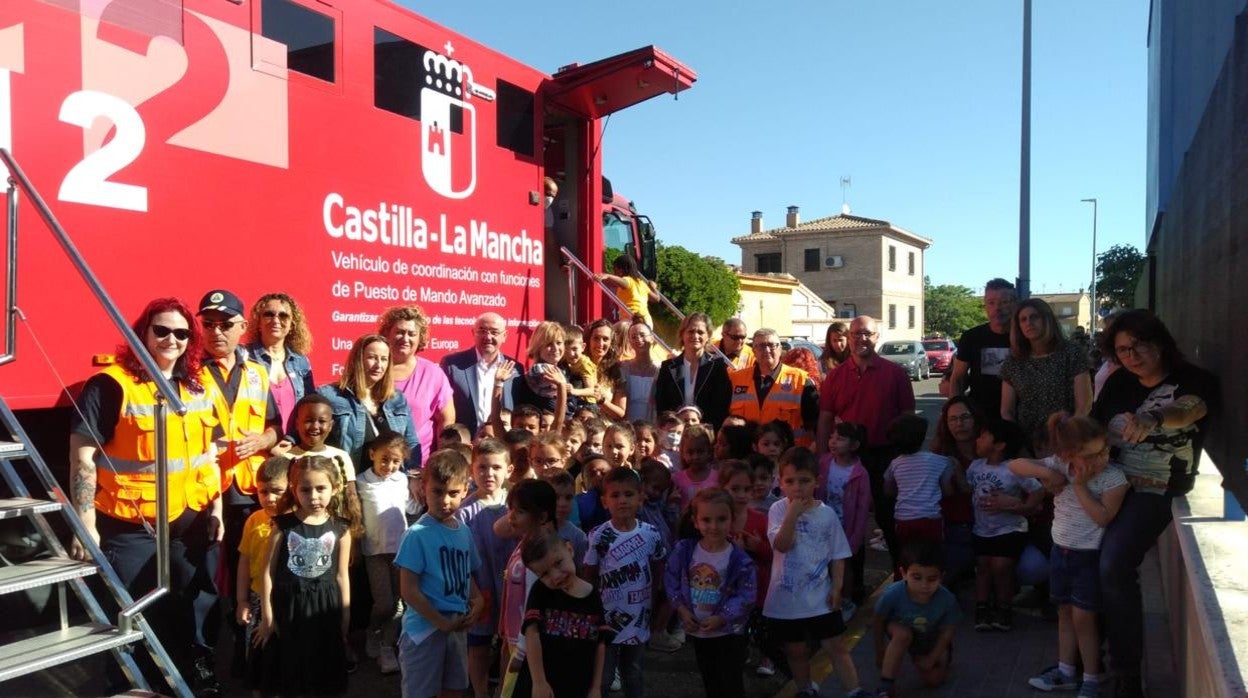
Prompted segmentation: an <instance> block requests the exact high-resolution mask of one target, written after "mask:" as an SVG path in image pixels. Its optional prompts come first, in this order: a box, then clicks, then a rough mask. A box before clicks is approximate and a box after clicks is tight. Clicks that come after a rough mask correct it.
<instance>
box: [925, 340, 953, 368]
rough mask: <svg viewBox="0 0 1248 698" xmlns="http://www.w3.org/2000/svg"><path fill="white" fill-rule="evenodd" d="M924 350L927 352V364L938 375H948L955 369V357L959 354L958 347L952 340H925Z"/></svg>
mask: <svg viewBox="0 0 1248 698" xmlns="http://www.w3.org/2000/svg"><path fill="white" fill-rule="evenodd" d="M923 348H924V349H925V350H926V351H927V362H928V363H929V364H931V365H932V370H933V371H935V372H937V373H948V372H949V371H950V370H951V369H952V368H953V357H954V355H955V354H957V353H958V346H957V345H956V344H954V343H953V340H952V339H925V340H923Z"/></svg>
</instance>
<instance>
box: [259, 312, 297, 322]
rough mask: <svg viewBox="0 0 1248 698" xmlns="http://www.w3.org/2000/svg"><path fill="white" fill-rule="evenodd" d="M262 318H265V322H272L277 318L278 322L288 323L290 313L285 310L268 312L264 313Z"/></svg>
mask: <svg viewBox="0 0 1248 698" xmlns="http://www.w3.org/2000/svg"><path fill="white" fill-rule="evenodd" d="M260 317H262V318H264V319H265V320H272V319H274V318H277V319H278V320H281V321H282V322H287V321H289V320H290V313H288V312H286V311H285V310H281V311H278V310H266V311H264V312H263V313H260Z"/></svg>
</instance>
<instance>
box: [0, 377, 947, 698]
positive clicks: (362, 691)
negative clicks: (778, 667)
mask: <svg viewBox="0 0 1248 698" xmlns="http://www.w3.org/2000/svg"><path fill="white" fill-rule="evenodd" d="M939 382H940V381H939V378H938V377H936V378H932V379H929V380H926V381H922V382H918V383H914V384H913V385H914V393H915V397H916V411H917V412H918V413H919V414H921V415H923V416H924V417H926V418H927V419H928V422H929V435H930V433H931V428H932V425H933V424H934V423H935V420H936V418H937V417H938V416H939V414H940V406H941V404H942V403H943V401H944V400H943V398H941V397H940V394H939V392H938V385H939ZM888 568H889V563H888V560H887V556H886V555H885V554H884V553H879V552H875V551H868V556H867V573H866V582H867V588H868V589H873V588H875V587H876V586H878V585H879V584H880V583H882V582H883V581H884V579H885V578H886V577H887V576H888V575H889V569H888ZM865 614H866V612H865V611H863V610H862V609H859V612H858V617H857V618H856V619H855V620H856V621H857V622H855V623H851V638H852V637H856V636H857V633H859V632H861V631H860V630H856V628H861V626H862V625H863V621H864V620H865ZM222 635H223V639H222V641H221V642H220V643H219V646H218V648H217V665H218V676H220V677H221V678H222V680H223V682H224V683H225V684H226V687H227V689H228V692H227V695H229V696H239V697H241V696H247V695H249V693H248V692H247V691H246V690H245V689H244V688H243V685H242V683H241V681H233V680H230V679H229V658H230V656H231V648H230V647H229V640H228V639H227V638H229V637H230V635H231V634H230V633H228V632H225V633H222ZM357 639H358V640H359V643H360V646H361V651H360V655H361V661H360V665H359V670H358V671H357V672H356V673H355V674H353V675H352V676H351V678H350V682H349V688H348V695H351V696H375V697H376V696H394V695H398V693H399V677H398V675H397V674H395V675H390V676H382V675H381V673H380V672H379V671H378V669H377V666H376V664H375V663H373V662H372V661H370V660H368V659H367V658H365V657H363V652H362V638H357ZM754 659H755V658H754V657H751V659H750V660H749V663H748V665H747V666H746V667H745V674H746V692H747V695H749V696H758V697H760V698H761V697H764V696H772V695H775V694H776V693H778V692H780V691H782V690H783V689H784V688H785V684H786V683H787V680H786V679H785V678H784V677H782V676H775V677H771V678H763V677H758V676H756V675H755V673H754V667H755V661H754ZM101 669H102V666H101V660H100V659H98V658H89V659H85V660H81V661H78V662H75V663H73V664H68V665H64V666H61V667H57V668H54V669H51V670H48V671H44V672H40V673H37V674H33V675H31V676H28V677H23V678H22V679H19V680H16V681H12V682H9V683H6V684H4V685H3V688H2V689H0V693H3V694H4V695H12V696H28V695H29V696H91V695H102V691H103V690H104V686H103V685H102V682H101V679H100V677H101V675H102V671H101ZM645 677H646V687H645V693H646V696H648V697H649V698H692V697H694V696H700V695H703V691H702V682H701V679H700V678H699V675H698V671H697V666H696V664H695V662H694V656H693V649H692V647H690V646H685V647H682V648H681V649H680V650H678V651H676V652H673V653H661V652H654V651H648V652H647V654H646V659H645ZM612 695H613V696H618V695H622V694H612ZM711 698H714V697H711Z"/></svg>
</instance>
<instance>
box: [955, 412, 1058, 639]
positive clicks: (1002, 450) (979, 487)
mask: <svg viewBox="0 0 1248 698" xmlns="http://www.w3.org/2000/svg"><path fill="white" fill-rule="evenodd" d="M1026 442H1027V435H1026V434H1024V433H1023V430H1022V428H1021V427H1019V426H1018V425H1017V424H1015V423H1014V422H1008V421H1005V420H1003V419H989V420H988V421H987V423H986V424H985V425H984V427H983V429H981V430H980V432H979V438H978V439H977V440H976V441H975V455H976V456H979V458H978V460H975V461H973V462H972V463H971V465H970V467H968V468H967V469H966V482H967V484H968V485H970V488H971V503H972V505H973V506H974V510H975V525H974V527H973V528H972V529H971V547H972V549H973V550H974V551H975V629H976V630H981V631H983V630H1009V629H1011V628H1012V627H1013V626H1014V609H1013V607H1012V606H1011V605H1010V601H1011V600H1012V599H1013V598H1014V591H1015V589H1014V568H1015V566H1017V565H1018V558H1019V557H1020V556H1021V555H1022V554H1023V548H1025V547H1027V515H1028V514H1030V513H1032V512H1034V511H1037V510H1038V509H1039V508H1040V504H1041V502H1042V501H1044V488H1043V487H1041V486H1040V482H1039V481H1038V480H1036V479H1035V478H1030V477H1019V476H1017V475H1015V474H1014V473H1012V472H1010V468H1009V465H1008V464H1007V461H1008V460H1009V459H1010V458H1013V457H1015V456H1017V455H1018V452H1019V450H1020V449H1021V448H1022V447H1023V444H1025V443H1026ZM994 591H995V592H996V600H995V601H994V600H992V594H993V592H994Z"/></svg>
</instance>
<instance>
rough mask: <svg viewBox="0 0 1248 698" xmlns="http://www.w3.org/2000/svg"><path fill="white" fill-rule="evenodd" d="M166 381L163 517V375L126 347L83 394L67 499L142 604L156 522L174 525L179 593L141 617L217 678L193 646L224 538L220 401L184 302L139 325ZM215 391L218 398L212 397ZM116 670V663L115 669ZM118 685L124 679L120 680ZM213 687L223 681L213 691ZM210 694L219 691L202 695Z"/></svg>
mask: <svg viewBox="0 0 1248 698" xmlns="http://www.w3.org/2000/svg"><path fill="white" fill-rule="evenodd" d="M133 329H134V333H135V334H136V335H137V336H138V338H139V341H141V342H142V343H143V351H146V352H147V353H148V355H149V356H150V357H151V358H152V360H153V362H154V363H155V364H156V368H157V370H158V371H159V372H160V374H161V376H163V377H164V378H165V380H168V381H169V382H170V383H172V384H173V386H174V390H176V391H178V396H179V397H180V398H181V400H182V403H183V405H185V406H186V408H187V412H186V414H185V415H179V414H177V413H176V412H174V411H173V410H172V409H169V410H168V411H167V415H166V420H165V421H166V425H167V429H166V447H165V451H166V454H167V457H168V464H169V474H168V478H167V484H168V497H167V501H166V502H165V505H164V508H163V510H162V509H158V508H157V502H156V473H155V465H154V464H155V460H156V431H155V430H156V419H155V406H156V402H157V400H158V396H159V394H160V393H159V390H158V388H157V385H156V381H155V377H154V376H151V375H149V374H148V372H147V369H146V368H145V367H144V365H143V363H142V362H141V361H140V358H139V355H138V354H137V353H136V352H135V351H134V350H133V349H132V348H131V347H129V346H122V347H120V348H119V349H118V351H117V361H116V363H114V364H113V365H111V366H108V367H107V368H105V369H104V370H102V371H100V372H99V373H97V374H96V375H95V376H92V377H91V378H90V379H89V380H88V381H87V383H86V385H85V386H84V387H83V389H82V394H81V395H80V396H79V400H78V403H79V407H80V410H81V412H80V413H79V414H78V415H76V416H75V417H74V421H73V424H72V428H71V433H70V437H69V450H70V460H71V465H70V467H71V470H72V474H71V478H70V480H71V483H72V484H71V487H70V499H71V500H72V501H73V503H74V505H75V507H76V508H77V510H78V515H79V516H80V517H81V518H82V522H83V524H84V525H85V526H86V529H87V532H88V533H89V534H90V537H91V539H92V540H91V542H90V545H94V544H97V543H98V544H99V547H100V549H101V550H102V551H103V554H104V556H105V557H106V558H107V559H108V561H109V562H110V563H111V564H112V566H113V568H114V570H116V572H117V575H118V576H119V577H120V578H121V581H122V583H123V584H124V585H125V586H126V589H127V590H129V592H130V594H131V596H133V597H134V598H139V597H140V596H142V595H144V594H146V593H147V592H148V591H150V590H151V589H152V588H153V587H155V585H156V578H155V570H156V566H155V557H156V539H155V538H154V537H153V536H152V534H151V533H150V531H151V530H152V529H154V527H155V522H156V521H157V520H158V517H164V518H166V519H167V520H168V521H169V535H170V542H169V561H170V575H171V582H172V585H171V593H169V594H167V595H166V596H165V597H163V598H162V599H160V600H159V601H157V602H156V605H155V606H154V607H153V608H152V609H150V610H149V611H148V612H147V613H144V616H146V617H147V618H148V619H149V620H150V622H151V623H152V626H153V628H154V629H155V630H156V634H157V635H158V636H159V637H160V640H161V643H162V644H163V645H164V646H165V648H166V649H167V650H168V652H169V655H170V656H171V658H172V659H173V660H174V663H175V664H177V665H178V666H179V667H183V668H184V671H185V667H189V666H191V663H192V661H193V662H194V664H195V667H196V671H194V674H195V675H197V676H201V675H206V676H207V677H211V676H212V674H211V673H210V672H209V673H207V674H205V673H204V672H201V671H199V670H198V669H199V665H200V664H201V663H202V664H204V666H206V667H208V668H211V666H212V663H213V657H212V651H211V649H210V648H207V647H203V646H198V645H196V639H195V637H196V635H197V633H196V629H197V628H200V627H202V621H203V619H202V618H196V615H195V609H194V606H193V602H194V600H195V598H196V597H197V596H198V595H199V594H200V593H201V592H203V593H205V594H209V595H212V594H215V593H216V588H215V585H214V583H213V577H214V573H215V567H216V565H215V561H216V553H215V551H214V550H212V546H213V544H214V543H216V542H217V541H219V540H220V539H221V534H222V526H221V497H220V494H221V472H220V470H219V469H218V468H217V461H216V450H215V448H214V446H213V437H212V434H213V427H215V426H216V424H217V419H216V413H215V411H214V409H213V402H214V400H213V397H214V396H213V395H212V394H210V393H209V392H207V391H206V389H205V386H204V385H202V384H201V383H200V370H199V369H200V366H199V359H200V356H202V354H203V347H202V346H201V343H200V329H199V323H197V322H195V320H194V314H193V313H192V311H191V309H190V308H189V307H188V306H187V305H186V303H183V302H182V301H181V300H178V299H177V298H158V299H156V300H154V301H152V302H150V303H148V304H147V307H146V308H144V309H143V312H142V314H140V315H139V318H138V320H136V321H135V323H134V325H133ZM212 390H215V388H212ZM86 547H87V542H86V541H80V540H75V541H73V543H72V545H71V550H70V554H71V555H72V556H73V557H75V558H77V559H80V560H86V559H88V558H89V555H88V552H87V549H86ZM109 666H110V668H111V669H115V668H116V664H114V663H110V664H109ZM113 678H114V679H115V680H117V682H118V683H120V682H121V680H123V679H121V676H120V674H118V675H117V676H115V677H113ZM213 683H214V684H215V681H213ZM196 689H197V692H201V691H202V692H204V693H209V692H211V690H212V689H213V686H209V685H197V686H196Z"/></svg>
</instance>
